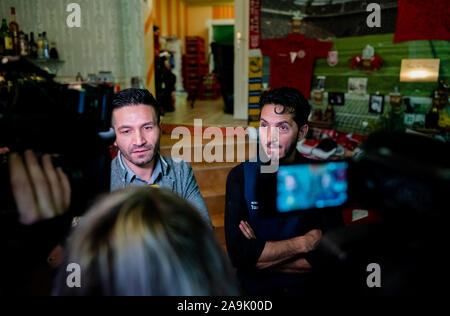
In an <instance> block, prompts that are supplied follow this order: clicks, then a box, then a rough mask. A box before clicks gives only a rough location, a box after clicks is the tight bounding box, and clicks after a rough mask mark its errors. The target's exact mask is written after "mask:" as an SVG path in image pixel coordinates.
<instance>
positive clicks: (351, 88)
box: [348, 78, 367, 95]
mask: <svg viewBox="0 0 450 316" xmlns="http://www.w3.org/2000/svg"><path fill="white" fill-rule="evenodd" d="M366 90H367V78H348V92H349V93H352V94H360V95H364V94H366Z"/></svg>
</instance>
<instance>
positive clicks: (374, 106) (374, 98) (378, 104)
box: [369, 94, 384, 114]
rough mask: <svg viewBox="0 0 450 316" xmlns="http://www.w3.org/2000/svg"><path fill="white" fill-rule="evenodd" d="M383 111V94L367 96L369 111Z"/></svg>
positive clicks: (378, 112) (379, 112) (377, 112)
mask: <svg viewBox="0 0 450 316" xmlns="http://www.w3.org/2000/svg"><path fill="white" fill-rule="evenodd" d="M383 111H384V95H382V94H371V95H370V98H369V112H370V113H376V114H382V113H383Z"/></svg>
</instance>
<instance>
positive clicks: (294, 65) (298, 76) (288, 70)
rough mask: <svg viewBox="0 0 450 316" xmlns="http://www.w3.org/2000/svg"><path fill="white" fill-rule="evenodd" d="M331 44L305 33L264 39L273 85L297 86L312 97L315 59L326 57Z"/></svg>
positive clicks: (272, 86) (263, 50)
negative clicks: (309, 36)
mask: <svg viewBox="0 0 450 316" xmlns="http://www.w3.org/2000/svg"><path fill="white" fill-rule="evenodd" d="M332 47H333V43H331V42H321V41H319V40H317V39H314V38H306V37H305V36H304V35H302V34H289V35H288V36H287V37H286V38H274V39H266V40H263V41H262V53H263V55H268V56H270V88H271V89H276V88H281V87H285V86H287V87H292V88H296V89H298V90H300V92H301V93H302V94H303V95H304V96H305V97H306V98H307V99H309V98H310V91H311V78H312V75H313V71H314V60H315V59H316V58H327V57H328V52H329V51H330V50H331V48H332Z"/></svg>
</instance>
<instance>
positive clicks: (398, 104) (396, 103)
mask: <svg viewBox="0 0 450 316" xmlns="http://www.w3.org/2000/svg"><path fill="white" fill-rule="evenodd" d="M389 103H390V105H391V108H392V110H393V111H394V113H396V114H400V113H401V112H402V94H401V93H400V92H399V91H398V87H397V86H395V88H394V92H391V93H389Z"/></svg>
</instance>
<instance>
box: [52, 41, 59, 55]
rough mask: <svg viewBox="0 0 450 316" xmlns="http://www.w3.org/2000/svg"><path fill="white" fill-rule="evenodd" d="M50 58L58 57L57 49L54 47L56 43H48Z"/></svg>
mask: <svg viewBox="0 0 450 316" xmlns="http://www.w3.org/2000/svg"><path fill="white" fill-rule="evenodd" d="M50 59H59V54H58V50H57V49H56V43H55V42H52V43H51V44H50Z"/></svg>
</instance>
